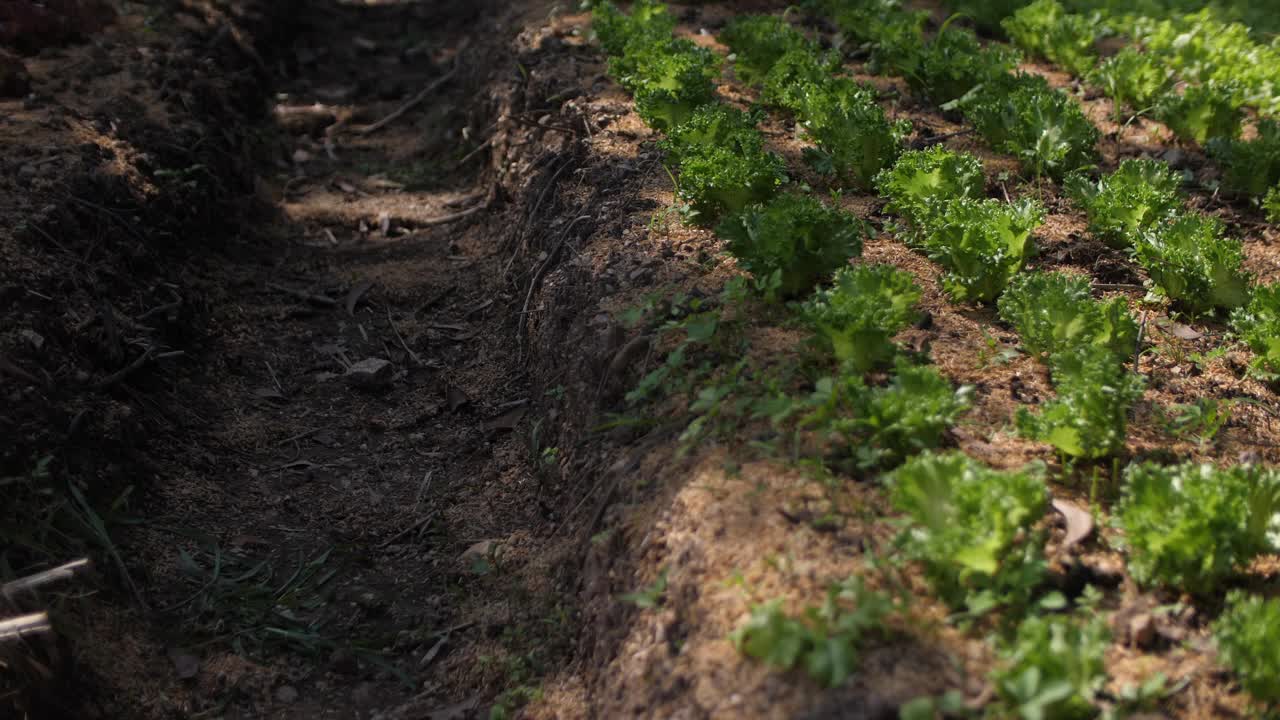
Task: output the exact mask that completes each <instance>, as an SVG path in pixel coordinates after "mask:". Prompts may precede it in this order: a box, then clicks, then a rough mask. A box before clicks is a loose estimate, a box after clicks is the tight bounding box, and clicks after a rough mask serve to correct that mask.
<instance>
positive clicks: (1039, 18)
mask: <svg viewBox="0 0 1280 720" xmlns="http://www.w3.org/2000/svg"><path fill="white" fill-rule="evenodd" d="M1001 25H1002V26H1003V27H1004V30H1005V32H1006V33H1008V34H1009V38H1010V39H1011V40H1013V42H1014V44H1016V45H1017V46H1018V47H1020V48H1022V49H1023V50H1026V51H1027V52H1029V53H1033V54H1035V55H1038V56H1040V57H1042V58H1044V59H1046V60H1048V61H1049V62H1052V63H1057V64H1058V65H1061V66H1062V67H1064V68H1066V69H1067V71H1068V72H1070V73H1071V74H1073V75H1083V74H1085V73H1086V72H1088V71H1089V70H1090V69H1091V68H1093V65H1094V63H1095V62H1097V57H1098V56H1097V51H1096V50H1095V49H1094V42H1095V41H1096V39H1097V35H1098V27H1097V23H1096V22H1095V21H1094V20H1092V19H1091V18H1089V17H1087V16H1085V15H1077V14H1074V13H1068V12H1067V9H1066V8H1064V7H1063V6H1062V3H1060V2H1058V0H1036V1H1035V2H1033V3H1031V4H1030V5H1027V6H1026V7H1024V8H1022V9H1020V10H1018V11H1017V12H1016V13H1014V14H1013V15H1012V16H1010V17H1007V18H1005V19H1004V21H1003V22H1002V23H1001Z"/></svg>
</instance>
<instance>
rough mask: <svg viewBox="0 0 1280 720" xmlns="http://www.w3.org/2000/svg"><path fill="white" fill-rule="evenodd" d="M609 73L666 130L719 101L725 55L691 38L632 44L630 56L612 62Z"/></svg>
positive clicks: (654, 124)
mask: <svg viewBox="0 0 1280 720" xmlns="http://www.w3.org/2000/svg"><path fill="white" fill-rule="evenodd" d="M609 72H610V74H612V75H613V76H614V77H615V78H616V79H617V80H618V83H619V84H621V85H622V86H623V87H624V88H626V89H627V90H628V91H630V92H631V94H632V96H633V98H634V99H635V103H636V112H637V113H639V114H640V117H641V118H643V119H644V121H645V122H646V123H648V124H649V126H650V127H652V128H654V129H656V130H667V129H669V128H673V127H675V126H677V125H679V124H680V123H682V122H684V121H685V120H688V119H689V118H690V117H692V115H693V113H694V111H695V110H697V109H698V108H699V107H701V106H703V105H706V104H708V103H712V102H715V99H716V87H715V82H714V80H715V78H717V77H719V76H720V57H719V56H718V55H716V54H715V53H713V52H711V51H710V50H708V49H706V48H704V47H699V46H698V45H696V44H695V43H694V42H693V41H691V40H686V39H684V38H668V39H667V40H663V41H658V42H654V43H650V44H645V45H640V46H636V45H628V46H627V51H626V54H624V55H622V56H618V57H613V58H610V60H609Z"/></svg>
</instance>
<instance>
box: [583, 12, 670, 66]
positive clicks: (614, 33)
mask: <svg viewBox="0 0 1280 720" xmlns="http://www.w3.org/2000/svg"><path fill="white" fill-rule="evenodd" d="M675 28H676V19H675V18H674V17H672V16H671V14H670V13H668V12H667V6H666V5H663V4H661V3H656V2H652V0H637V2H634V3H632V4H631V14H629V15H628V14H626V13H624V12H622V11H621V10H619V9H618V7H617V6H616V5H614V4H613V3H611V2H608V1H607V0H606V1H605V2H601V3H599V4H598V5H596V7H595V9H594V10H592V12H591V29H592V31H594V32H595V36H596V39H598V40H599V41H600V46H601V47H602V48H604V51H605V53H607V54H609V55H623V54H625V53H626V50H627V46H628V45H635V46H637V47H638V46H641V45H648V44H655V43H657V42H659V41H662V40H666V39H668V38H670V37H671V33H672V32H673V31H674V30H675Z"/></svg>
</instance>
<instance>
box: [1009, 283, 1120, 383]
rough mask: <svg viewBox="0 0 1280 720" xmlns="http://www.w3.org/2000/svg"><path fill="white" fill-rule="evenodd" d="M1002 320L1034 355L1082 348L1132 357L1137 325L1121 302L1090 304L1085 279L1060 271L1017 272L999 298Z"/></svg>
mask: <svg viewBox="0 0 1280 720" xmlns="http://www.w3.org/2000/svg"><path fill="white" fill-rule="evenodd" d="M997 305H998V307H999V309H1000V319H1001V320H1004V321H1005V322H1007V323H1009V324H1010V325H1012V326H1013V327H1014V329H1015V330H1017V331H1018V335H1020V336H1021V337H1022V344H1023V346H1024V347H1026V349H1027V350H1028V351H1029V352H1031V353H1034V354H1036V355H1053V354H1055V353H1061V352H1065V351H1068V350H1071V349H1074V348H1078V347H1081V346H1084V345H1093V346H1097V347H1102V348H1106V349H1107V350H1110V351H1111V353H1112V355H1113V356H1114V357H1115V358H1116V361H1117V362H1121V363H1122V362H1124V361H1125V360H1126V359H1127V358H1129V357H1130V356H1132V355H1133V354H1134V351H1135V350H1136V348H1137V342H1138V324H1137V323H1136V322H1134V320H1133V316H1132V315H1130V314H1129V305H1128V303H1126V302H1125V299H1124V298H1121V297H1115V298H1112V299H1110V300H1108V301H1105V302H1104V301H1099V300H1094V299H1093V296H1092V293H1091V290H1090V287H1089V280H1088V278H1086V277H1081V276H1077V275H1068V274H1066V273H1059V272H1026V273H1019V274H1018V275H1017V276H1016V277H1015V278H1014V279H1013V280H1012V281H1011V282H1010V283H1009V288H1008V289H1007V290H1005V291H1004V294H1003V295H1001V296H1000V299H999V301H998V302H997Z"/></svg>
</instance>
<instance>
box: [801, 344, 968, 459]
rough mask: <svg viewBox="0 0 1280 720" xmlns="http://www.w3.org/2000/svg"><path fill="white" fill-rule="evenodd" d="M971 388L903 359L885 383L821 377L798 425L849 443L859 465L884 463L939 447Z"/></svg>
mask: <svg viewBox="0 0 1280 720" xmlns="http://www.w3.org/2000/svg"><path fill="white" fill-rule="evenodd" d="M972 393H973V388H972V387H969V386H962V387H960V388H956V387H954V386H953V385H952V384H951V381H949V380H947V379H946V378H944V377H943V376H942V375H941V374H940V373H939V372H938V370H937V369H936V368H934V367H932V366H929V365H912V364H911V363H909V362H907V361H905V360H899V361H898V363H897V367H896V369H895V372H894V375H893V379H892V380H890V382H889V384H888V385H886V386H883V387H880V386H870V387H869V386H867V385H866V383H865V382H864V381H863V379H862V375H861V374H850V373H845V374H842V375H839V376H837V377H824V378H821V379H819V380H818V381H817V382H816V383H815V387H814V392H813V395H812V396H811V397H810V398H809V400H808V401H807V405H808V406H809V407H810V408H811V411H810V412H809V413H808V414H807V415H805V416H804V417H803V419H802V420H801V421H800V426H801V427H804V428H809V429H811V430H813V431H816V432H818V433H820V434H822V435H824V436H826V437H827V438H829V439H832V440H834V441H836V442H838V443H839V444H841V445H843V446H845V447H846V448H847V451H848V454H849V455H852V456H853V457H854V459H855V460H856V461H857V464H858V466H859V467H861V468H874V467H886V466H889V465H892V464H894V463H898V462H901V461H902V460H903V459H905V458H907V457H910V456H912V455H915V454H917V453H919V452H922V451H924V450H930V449H933V448H936V447H938V445H940V444H941V442H942V436H943V434H944V433H945V432H946V430H947V428H949V427H951V426H952V425H953V424H954V423H955V421H956V419H957V418H958V417H959V416H960V415H961V414H963V413H964V412H965V411H966V410H968V409H969V405H970V396H971V395H972Z"/></svg>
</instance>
